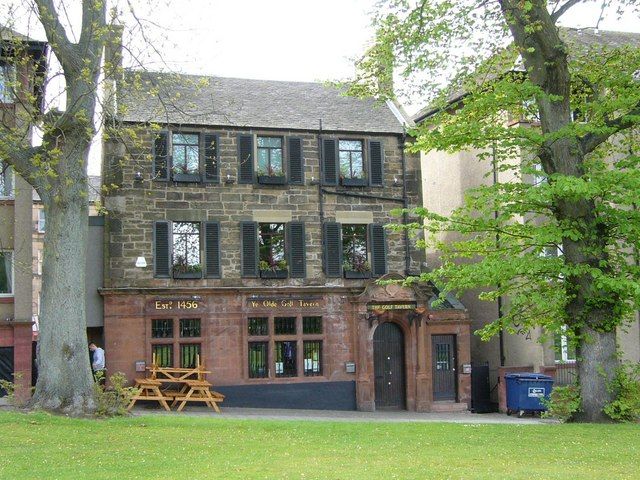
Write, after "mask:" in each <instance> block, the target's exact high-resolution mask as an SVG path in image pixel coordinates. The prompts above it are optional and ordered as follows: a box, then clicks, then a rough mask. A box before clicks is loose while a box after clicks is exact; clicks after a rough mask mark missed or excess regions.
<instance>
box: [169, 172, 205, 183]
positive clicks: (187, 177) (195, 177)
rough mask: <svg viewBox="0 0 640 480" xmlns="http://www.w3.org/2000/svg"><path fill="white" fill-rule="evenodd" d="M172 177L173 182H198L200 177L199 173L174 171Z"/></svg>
mask: <svg viewBox="0 0 640 480" xmlns="http://www.w3.org/2000/svg"><path fill="white" fill-rule="evenodd" d="M172 179H173V181H174V182H185V183H199V182H200V181H201V180H202V177H201V176H200V174H199V173H174V174H173V175H172Z"/></svg>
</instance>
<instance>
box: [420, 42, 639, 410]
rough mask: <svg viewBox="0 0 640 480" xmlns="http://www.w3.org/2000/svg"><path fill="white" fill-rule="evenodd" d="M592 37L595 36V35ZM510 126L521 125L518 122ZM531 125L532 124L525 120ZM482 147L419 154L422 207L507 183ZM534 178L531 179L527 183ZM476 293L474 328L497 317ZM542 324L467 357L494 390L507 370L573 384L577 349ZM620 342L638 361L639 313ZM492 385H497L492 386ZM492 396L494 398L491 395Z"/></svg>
mask: <svg viewBox="0 0 640 480" xmlns="http://www.w3.org/2000/svg"><path fill="white" fill-rule="evenodd" d="M581 35H584V37H583V38H582V40H583V41H585V42H596V41H600V42H615V44H622V43H626V42H629V41H633V42H634V44H637V43H640V36H638V35H637V34H635V35H634V34H628V33H618V32H600V33H599V34H598V35H595V34H589V33H588V32H584V33H582V34H581ZM593 37H594V38H593ZM460 100H462V97H461V96H460V97H457V98H452V99H451V105H452V106H453V105H454V104H456V103H458V102H459V101H460ZM434 113H435V111H434V110H430V109H429V108H425V109H423V110H422V111H421V112H419V113H418V114H416V116H415V117H414V121H415V122H416V123H420V122H422V121H424V120H425V119H426V118H428V117H429V116H431V115H433V114H434ZM514 125H520V126H521V125H522V122H516V123H514ZM529 125H532V126H535V125H533V124H529ZM481 153H483V152H481V151H478V150H475V151H474V150H468V151H459V152H455V153H447V152H442V151H431V152H428V153H424V152H422V154H421V174H422V188H423V200H424V205H425V207H426V208H427V209H428V210H430V211H432V212H435V213H438V214H441V215H448V214H450V213H451V212H452V211H453V210H454V209H455V208H456V207H459V206H461V205H462V203H463V201H464V195H465V192H466V191H467V190H469V189H471V188H474V187H478V186H480V185H483V184H485V185H489V184H491V183H492V182H494V181H497V182H501V183H504V182H508V181H509V178H507V177H506V175H511V173H504V172H497V173H495V176H494V172H493V169H492V162H491V159H490V157H486V156H485V158H484V160H483V159H481V157H482V155H481ZM533 180H534V179H533V178H531V181H533ZM441 239H442V240H444V241H447V240H449V241H453V240H455V234H454V233H443V234H442V236H441ZM438 264H439V253H438V252H437V251H435V250H433V249H428V250H427V267H428V268H429V269H432V268H434V267H437V266H438ZM479 293H481V292H480V291H478V290H476V291H468V292H466V293H465V294H464V295H462V297H461V298H460V300H461V302H462V303H463V304H464V305H465V307H467V309H468V311H469V316H470V318H471V319H472V331H475V330H478V329H480V328H482V327H484V326H485V325H487V324H488V323H490V322H492V321H494V320H496V319H497V318H498V316H499V313H498V312H499V305H498V302H497V301H496V302H489V301H482V300H479V299H478V294H479ZM501 301H502V304H503V308H508V298H503V299H501ZM542 337H543V332H542V330H541V329H540V328H535V329H532V330H527V331H523V332H521V333H519V334H517V335H514V334H508V333H504V334H503V335H502V338H499V337H498V336H496V337H494V338H493V339H491V340H490V341H488V342H485V341H482V340H481V339H480V337H479V336H477V335H473V336H472V339H471V359H472V362H473V363H474V364H476V365H478V364H485V363H488V365H489V369H490V385H491V387H492V390H493V391H494V392H497V391H499V390H500V389H501V388H503V386H504V383H503V382H502V383H500V382H499V376H500V373H508V372H509V371H531V372H542V373H547V374H550V375H554V376H556V383H571V382H572V381H573V380H574V379H575V378H576V376H575V375H576V371H575V352H573V351H572V349H571V348H569V347H568V346H567V342H566V338H565V337H563V336H560V335H558V336H556V338H555V341H547V342H543V341H542V340H541V338H542ZM618 342H619V345H620V348H621V351H622V352H623V359H624V360H626V361H631V362H639V361H640V321H639V320H638V316H637V315H636V318H635V319H634V320H633V321H632V322H631V323H630V324H629V325H628V326H626V328H620V329H619V331H618ZM496 385H499V386H500V388H498V389H494V387H495V386H496ZM494 400H495V398H494Z"/></svg>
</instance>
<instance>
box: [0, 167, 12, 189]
mask: <svg viewBox="0 0 640 480" xmlns="http://www.w3.org/2000/svg"><path fill="white" fill-rule="evenodd" d="M0 198H13V170H12V169H11V167H10V166H9V165H7V164H6V163H3V162H2V161H0Z"/></svg>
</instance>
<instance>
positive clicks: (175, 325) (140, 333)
mask: <svg viewBox="0 0 640 480" xmlns="http://www.w3.org/2000/svg"><path fill="white" fill-rule="evenodd" d="M125 83H126V85H128V86H124V84H125ZM131 85H136V88H133V87H132V86H131ZM117 92H118V94H117V107H118V112H119V113H118V114H117V115H116V116H115V117H114V118H113V121H114V122H117V123H118V124H119V126H120V127H126V128H120V129H119V130H118V131H119V132H120V135H116V134H111V135H109V136H108V138H107V139H106V140H105V142H104V166H103V169H104V178H105V181H104V183H105V185H109V186H111V188H110V193H109V194H108V195H106V198H105V199H104V202H105V207H106V209H107V211H108V214H107V221H106V225H105V230H106V232H105V233H106V247H105V280H104V288H103V289H102V290H101V293H102V295H103V298H104V337H105V350H106V352H107V363H108V368H109V369H110V371H112V372H113V371H122V372H124V373H126V374H127V376H128V377H129V378H132V377H134V376H141V375H144V374H143V373H142V372H144V369H145V366H148V365H149V364H150V363H151V362H153V361H155V362H156V363H157V364H161V365H171V366H175V367H182V366H190V365H192V364H193V363H194V362H195V359H196V355H199V357H200V359H201V360H202V361H203V363H204V364H205V365H206V367H207V370H210V371H211V373H210V374H209V376H208V379H209V381H211V382H212V383H213V384H214V386H215V387H214V388H215V389H216V390H218V391H220V392H222V393H224V394H226V396H227V397H226V400H225V403H224V405H227V406H234V405H235V406H254V407H292V408H332V409H356V408H357V409H360V410H374V409H379V408H385V407H387V408H406V409H409V410H418V411H429V410H437V409H440V410H456V409H466V408H467V402H468V400H469V389H470V378H469V374H468V373H469V366H468V363H469V355H470V353H469V341H470V338H469V325H470V321H469V319H468V317H467V314H466V311H465V310H464V308H463V307H462V306H461V305H459V304H458V303H456V302H452V303H450V304H448V305H447V307H446V308H439V309H435V308H432V307H431V306H430V301H431V300H432V298H433V296H434V292H433V291H432V290H431V289H430V288H428V287H427V286H415V287H412V288H409V287H403V286H400V285H397V284H387V285H383V284H378V283H376V282H375V281H376V280H379V279H390V280H400V279H402V278H404V277H405V276H407V275H409V274H412V273H417V272H419V271H420V268H421V265H422V262H423V260H424V252H422V251H420V250H419V249H416V248H414V247H413V245H412V243H413V241H414V240H413V239H409V238H407V236H406V235H405V233H404V232H400V231H393V230H388V229H385V228H383V225H385V224H388V223H391V222H395V223H398V222H402V221H403V218H402V217H396V216H392V215H391V211H392V210H393V209H398V208H402V207H406V206H409V207H411V206H418V205H421V204H422V196H421V195H422V194H421V174H420V159H419V157H418V156H416V155H410V154H406V153H405V152H404V141H405V135H404V133H403V131H404V128H403V124H404V123H405V117H404V115H403V114H402V112H401V110H400V109H399V108H398V107H397V106H396V105H395V104H393V103H390V102H387V103H376V102H375V101H374V100H360V99H356V98H352V97H346V96H343V95H341V93H340V91H338V90H337V89H335V88H332V87H328V86H325V85H322V84H316V83H294V82H275V81H261V80H246V79H233V78H216V77H190V76H182V75H178V76H175V75H166V74H160V73H148V72H147V73H143V72H127V73H126V74H125V82H123V84H122V85H119V86H118V91H117ZM125 134H126V136H125ZM404 220H406V219H404Z"/></svg>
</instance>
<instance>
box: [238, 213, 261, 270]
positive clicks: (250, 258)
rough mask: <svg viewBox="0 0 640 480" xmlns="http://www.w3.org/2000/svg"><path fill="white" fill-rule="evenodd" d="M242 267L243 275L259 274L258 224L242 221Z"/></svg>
mask: <svg viewBox="0 0 640 480" xmlns="http://www.w3.org/2000/svg"><path fill="white" fill-rule="evenodd" d="M240 249H241V262H240V265H241V266H240V268H241V270H242V272H241V274H242V276H243V277H257V276H258V224H257V223H256V222H240Z"/></svg>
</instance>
